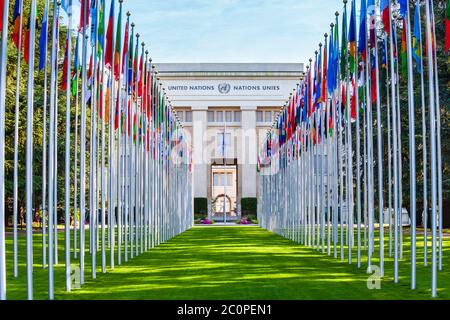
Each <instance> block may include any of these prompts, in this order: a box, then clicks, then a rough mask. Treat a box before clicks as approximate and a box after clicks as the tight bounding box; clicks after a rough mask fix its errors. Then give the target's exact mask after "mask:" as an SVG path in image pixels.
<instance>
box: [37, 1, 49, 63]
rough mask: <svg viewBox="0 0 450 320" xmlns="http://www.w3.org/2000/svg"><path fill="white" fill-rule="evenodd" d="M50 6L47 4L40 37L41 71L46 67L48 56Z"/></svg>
mask: <svg viewBox="0 0 450 320" xmlns="http://www.w3.org/2000/svg"><path fill="white" fill-rule="evenodd" d="M47 20H48V7H47V4H46V5H45V10H44V18H43V19H42V26H41V37H40V38H39V72H40V71H42V69H44V67H45V64H46V62H47V61H46V58H47V41H48V30H47V29H48V23H47Z"/></svg>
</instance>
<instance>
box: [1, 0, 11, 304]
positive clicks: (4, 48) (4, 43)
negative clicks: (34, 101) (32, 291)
mask: <svg viewBox="0 0 450 320" xmlns="http://www.w3.org/2000/svg"><path fill="white" fill-rule="evenodd" d="M8 11H9V0H6V1H5V2H4V4H3V17H2V27H3V28H2V42H1V52H0V53H1V55H0V56H1V62H0V300H6V255H5V252H6V248H5V247H6V246H5V98H6V62H7V59H8V56H7V45H8Z"/></svg>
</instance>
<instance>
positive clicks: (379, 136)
mask: <svg viewBox="0 0 450 320" xmlns="http://www.w3.org/2000/svg"><path fill="white" fill-rule="evenodd" d="M374 52H375V79H372V81H375V83H376V95H377V145H378V212H379V213H378V214H379V217H378V218H379V224H380V225H379V228H380V249H379V250H380V275H381V276H382V277H383V276H384V219H383V209H384V205H383V151H382V150H383V149H382V148H383V145H382V143H383V139H382V131H381V130H382V129H381V95H380V70H379V59H378V39H377V38H376V39H375V50H374ZM372 136H373V135H371V139H372ZM373 176H374V174H373Z"/></svg>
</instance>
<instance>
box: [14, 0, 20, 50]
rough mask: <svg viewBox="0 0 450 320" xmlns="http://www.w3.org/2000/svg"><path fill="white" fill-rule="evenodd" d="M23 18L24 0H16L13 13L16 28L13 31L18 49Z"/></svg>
mask: <svg viewBox="0 0 450 320" xmlns="http://www.w3.org/2000/svg"><path fill="white" fill-rule="evenodd" d="M21 18H22V0H16V2H15V3H14V14H13V24H14V29H13V33H12V39H13V43H14V45H15V46H16V48H17V49H19V48H20V44H19V38H20V29H21V28H22V26H21V20H22V19H21Z"/></svg>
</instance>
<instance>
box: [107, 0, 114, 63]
mask: <svg viewBox="0 0 450 320" xmlns="http://www.w3.org/2000/svg"><path fill="white" fill-rule="evenodd" d="M113 14H114V0H111V9H110V11H109V22H108V29H107V32H106V52H105V65H106V67H107V68H112V60H113V59H112V58H113V57H112V50H113V32H114V26H113V20H114V19H113Z"/></svg>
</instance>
